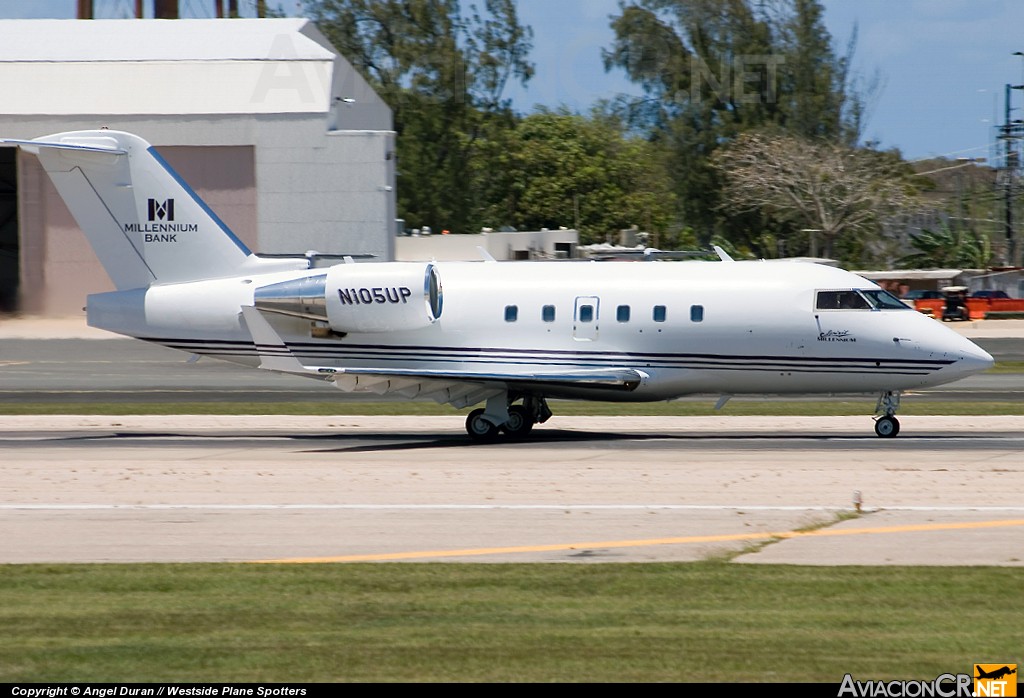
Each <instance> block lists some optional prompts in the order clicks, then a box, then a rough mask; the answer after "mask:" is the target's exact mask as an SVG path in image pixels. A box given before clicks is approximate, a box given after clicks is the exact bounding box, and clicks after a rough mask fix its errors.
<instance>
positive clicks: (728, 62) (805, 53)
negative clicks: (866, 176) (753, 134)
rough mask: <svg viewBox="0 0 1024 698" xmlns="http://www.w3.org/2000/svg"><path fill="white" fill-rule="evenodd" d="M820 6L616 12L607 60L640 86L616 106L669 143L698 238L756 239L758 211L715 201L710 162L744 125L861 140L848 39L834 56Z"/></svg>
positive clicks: (649, 2)
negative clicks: (634, 96)
mask: <svg viewBox="0 0 1024 698" xmlns="http://www.w3.org/2000/svg"><path fill="white" fill-rule="evenodd" d="M822 14H823V9H822V6H821V3H820V2H819V1H818V0H759V1H757V2H755V1H754V0H634V1H633V2H631V3H629V4H623V5H622V7H621V11H620V13H619V14H618V15H617V16H615V17H613V18H612V24H611V26H612V29H613V30H614V32H615V42H614V44H613V46H612V47H611V49H610V50H608V51H606V52H605V53H604V61H605V68H606V69H607V70H611V69H613V68H620V69H622V70H624V71H625V72H626V74H627V75H628V76H629V77H630V79H632V80H633V81H634V82H635V83H636V84H638V85H639V86H640V87H641V89H642V90H643V92H644V98H643V99H641V100H633V101H628V100H620V101H619V104H618V108H619V110H620V113H622V114H623V115H625V117H626V118H628V119H630V122H631V123H632V124H634V125H635V126H636V127H638V128H640V129H642V130H643V131H644V132H645V133H647V134H648V137H649V138H650V139H651V140H652V141H653V142H656V143H659V144H660V146H661V147H663V148H664V149H665V150H667V151H668V153H669V154H670V165H671V172H672V176H673V179H674V180H675V182H676V191H677V194H678V202H679V213H680V215H681V217H682V220H683V221H685V222H686V223H687V224H689V225H692V226H694V227H696V228H697V229H699V230H701V231H702V236H703V237H704V239H705V240H707V239H708V238H710V237H711V235H712V234H714V233H722V234H725V236H726V237H729V238H731V239H733V240H734V241H735V242H737V243H743V244H747V243H751V244H752V243H753V241H752V240H751V239H750V234H749V232H748V231H749V230H750V229H752V228H753V227H755V226H757V225H761V224H763V222H764V221H762V220H759V219H758V218H757V217H756V216H751V215H749V214H740V213H738V212H736V211H731V212H730V211H729V210H728V209H726V208H725V207H723V206H722V204H723V200H722V188H723V182H722V179H721V173H720V172H719V171H718V170H716V168H714V167H712V165H711V161H710V158H711V156H712V155H713V153H714V152H715V151H716V150H718V149H719V148H720V147H722V146H723V145H725V144H728V143H729V142H731V141H733V140H735V139H736V138H737V137H738V136H739V135H740V134H741V133H744V132H747V131H750V130H753V129H760V128H765V127H767V126H774V127H777V128H780V129H783V130H785V131H787V132H790V133H792V134H794V135H799V136H806V137H815V138H826V139H830V140H836V141H840V142H843V143H846V144H851V143H853V142H855V141H856V140H857V138H858V134H859V128H860V120H861V117H862V114H863V111H864V108H863V101H864V100H863V98H862V97H860V96H859V95H858V94H857V91H856V90H855V89H853V87H852V86H851V83H852V79H851V75H850V71H849V57H850V55H852V50H851V51H850V52H848V54H847V56H846V57H839V56H837V55H836V53H835V52H834V51H833V49H832V46H831V37H830V36H829V34H828V32H827V30H826V29H825V27H824V24H823V21H822ZM851 46H852V43H851ZM753 246H756V245H753Z"/></svg>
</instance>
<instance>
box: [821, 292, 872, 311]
mask: <svg viewBox="0 0 1024 698" xmlns="http://www.w3.org/2000/svg"><path fill="white" fill-rule="evenodd" d="M816 307H817V308H818V310H871V304H870V303H868V299H867V298H865V297H864V296H862V295H860V293H858V292H857V291H855V290H852V289H851V290H849V291H818V303H817V306H816Z"/></svg>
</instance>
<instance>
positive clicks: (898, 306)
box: [861, 289, 910, 310]
mask: <svg viewBox="0 0 1024 698" xmlns="http://www.w3.org/2000/svg"><path fill="white" fill-rule="evenodd" d="M861 294H863V295H864V296H867V299H868V301H869V302H870V303H871V305H872V306H873V307H875V308H877V309H878V310H910V306H909V305H907V304H906V303H904V302H903V301H901V300H900V299H899V298H897V297H896V296H894V295H892V294H891V293H889V292H888V291H883V290H881V289H879V290H877V291H861Z"/></svg>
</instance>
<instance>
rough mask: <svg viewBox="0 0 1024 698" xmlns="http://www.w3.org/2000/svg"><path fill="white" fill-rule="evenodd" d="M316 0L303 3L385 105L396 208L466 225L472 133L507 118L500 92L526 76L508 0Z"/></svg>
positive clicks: (525, 32) (524, 48) (487, 131)
mask: <svg viewBox="0 0 1024 698" xmlns="http://www.w3.org/2000/svg"><path fill="white" fill-rule="evenodd" d="M463 7H464V6H463V4H462V3H460V2H459V0H315V1H314V2H312V3H310V4H309V11H310V14H311V16H312V18H313V19H314V20H315V21H316V23H317V26H318V27H319V28H320V30H321V31H323V33H324V35H325V36H327V38H328V39H329V40H330V41H331V42H332V43H333V44H334V46H335V47H336V48H337V49H338V51H340V52H341V54H342V55H343V56H345V58H347V59H348V60H349V61H350V62H351V63H352V64H353V66H355V68H356V69H357V70H359V72H360V73H361V74H362V75H363V77H365V78H366V79H367V81H368V82H369V83H370V84H371V85H372V86H373V87H374V89H376V90H377V92H378V94H380V95H381V97H382V98H383V99H384V100H385V101H386V102H387V103H388V105H389V106H390V107H391V109H392V111H393V113H394V121H395V131H396V132H397V146H396V147H397V151H398V214H399V216H400V217H402V218H404V219H405V220H406V221H408V222H409V224H411V225H414V226H422V225H431V226H439V227H445V228H448V229H450V230H452V231H455V232H469V231H470V230H471V229H472V227H473V225H474V219H475V213H474V212H475V210H476V209H477V208H478V206H479V201H478V196H479V193H478V192H477V190H476V188H475V187H474V186H473V185H474V182H473V180H472V179H471V177H470V169H471V161H472V159H473V158H474V156H475V153H476V149H477V146H478V143H479V142H480V140H481V138H483V137H486V136H493V134H494V133H495V132H497V131H501V130H503V129H508V128H511V127H513V125H514V123H515V118H514V115H513V113H512V110H511V107H510V104H509V101H508V100H507V99H505V98H503V96H502V95H503V92H504V89H505V87H506V85H507V84H508V82H509V81H510V80H519V81H521V82H523V83H525V82H526V81H528V80H529V79H530V77H531V76H532V75H533V66H532V64H531V63H530V62H529V60H528V56H529V52H530V49H531V47H532V45H531V41H532V30H531V29H530V28H529V27H524V26H522V25H520V23H519V20H518V16H517V13H516V4H515V2H514V0H484V3H483V9H482V10H480V9H479V8H478V7H477V6H476V5H469V6H468V12H464V11H463Z"/></svg>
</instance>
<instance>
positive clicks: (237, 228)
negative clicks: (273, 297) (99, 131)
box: [0, 18, 395, 315]
mask: <svg viewBox="0 0 1024 698" xmlns="http://www.w3.org/2000/svg"><path fill="white" fill-rule="evenodd" d="M0 36H3V37H4V41H3V42H0V138H19V139H31V138H38V137H39V136H45V135H50V134H53V133H59V132H61V131H72V130H80V129H95V128H101V127H107V128H110V129H116V130H121V131H129V132H132V133H135V134H138V135H139V136H141V137H142V138H144V139H146V140H147V141H149V142H150V143H151V144H153V145H154V146H156V147H157V150H159V152H160V154H161V155H162V156H163V157H164V159H165V160H167V161H168V162H169V163H170V164H171V166H172V167H174V168H175V169H176V170H177V171H178V173H179V174H180V175H181V176H182V177H183V178H184V179H185V181H186V182H188V183H189V184H190V185H191V186H192V188H193V189H195V191H196V192H197V193H198V194H199V196H200V197H202V198H203V199H204V200H205V201H206V202H207V203H208V204H209V205H210V208H212V209H213V210H214V212H216V213H217V215H218V216H219V217H220V218H221V219H222V220H224V221H225V223H227V225H228V226H229V227H230V228H231V229H232V230H233V231H234V232H235V234H236V235H237V236H238V237H239V238H240V239H241V240H242V241H244V242H245V244H246V245H248V246H249V248H250V249H252V250H253V251H255V252H259V253H265V254H267V253H269V254H283V253H299V254H302V253H305V252H307V251H309V250H315V251H317V252H320V253H325V254H352V255H373V256H374V257H376V258H379V259H382V260H391V259H393V257H394V228H395V157H394V143H395V134H394V131H393V130H392V129H393V126H392V116H391V110H390V109H389V108H388V106H387V104H385V103H384V101H383V100H381V99H380V97H379V96H378V95H377V94H376V93H374V91H373V89H372V88H371V87H370V86H369V85H368V84H367V83H366V82H365V81H364V80H363V79H362V78H361V77H360V76H359V74H358V73H357V72H356V71H355V69H354V68H353V67H352V66H351V64H349V63H348V61H346V60H345V59H344V58H343V57H341V56H340V55H339V54H338V53H337V51H336V50H335V49H334V48H333V47H332V46H331V45H330V43H329V42H328V41H327V40H326V38H324V36H323V34H321V33H320V31H319V30H318V29H317V28H316V27H315V26H314V25H313V24H312V23H311V22H310V21H309V20H307V19H302V18H289V19H196V20H189V19H183V20H143V19H139V20H136V19H126V20H87V21H81V20H0ZM112 288H113V287H112V285H111V283H110V282H109V280H108V279H107V277H106V274H105V273H104V272H103V269H102V267H100V265H99V262H98V260H97V259H96V257H95V255H94V254H93V252H92V250H91V248H90V247H89V246H88V244H87V242H86V239H85V236H84V235H83V234H82V233H81V231H80V230H78V226H77V224H76V223H75V221H74V219H73V218H72V217H71V214H70V213H69V212H68V210H67V208H66V207H65V206H64V204H63V201H61V199H60V197H59V196H58V194H57V191H56V189H54V187H53V185H52V184H51V183H50V180H49V178H48V177H47V176H46V174H45V173H44V172H43V170H42V168H41V167H40V166H39V164H38V162H37V160H36V158H35V156H33V155H31V154H28V153H24V152H21V151H19V150H18V149H17V148H14V147H2V146H0V312H12V311H18V312H23V313H36V314H50V315H56V314H69V313H77V312H79V311H80V310H81V308H82V306H83V305H84V300H85V296H86V295H87V294H89V293H96V292H101V291H107V290H111V289H112Z"/></svg>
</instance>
